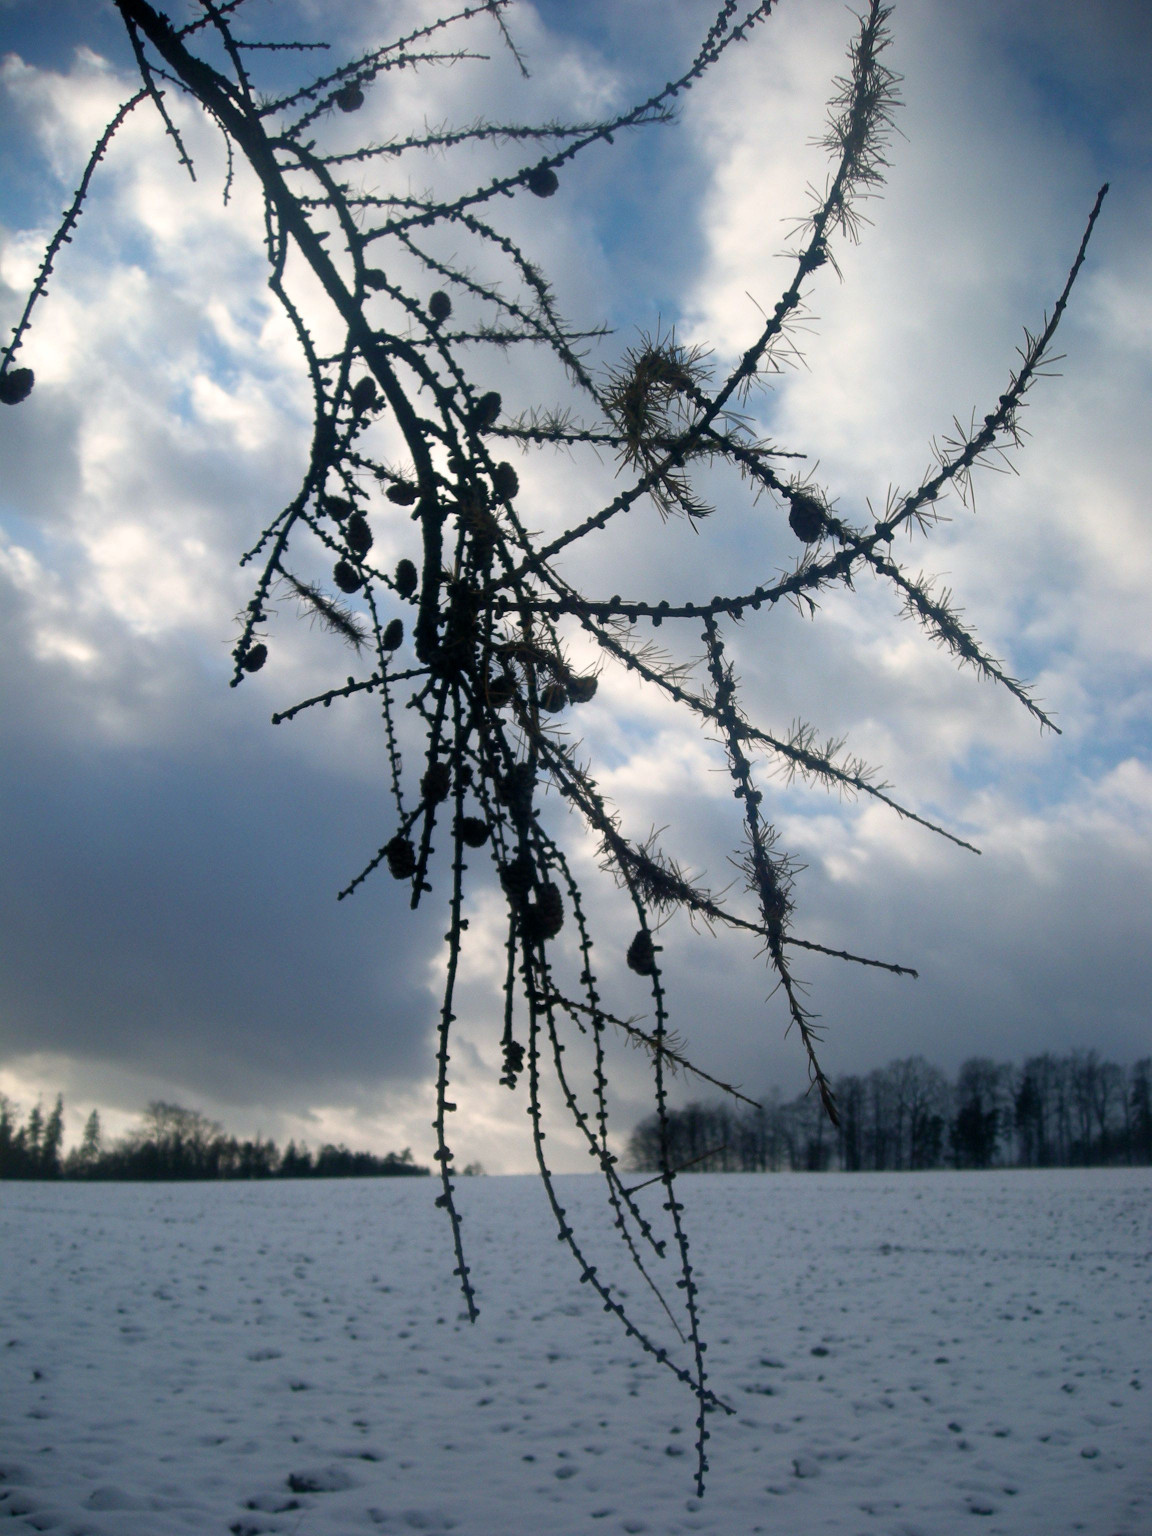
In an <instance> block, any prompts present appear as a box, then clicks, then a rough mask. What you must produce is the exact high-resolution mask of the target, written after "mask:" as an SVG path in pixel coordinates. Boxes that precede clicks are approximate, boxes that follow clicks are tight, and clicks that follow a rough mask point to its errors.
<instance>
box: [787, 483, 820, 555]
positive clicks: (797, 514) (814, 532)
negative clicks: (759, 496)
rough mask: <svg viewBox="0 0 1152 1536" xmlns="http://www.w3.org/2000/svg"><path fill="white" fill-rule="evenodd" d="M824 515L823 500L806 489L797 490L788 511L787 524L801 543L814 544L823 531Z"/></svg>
mask: <svg viewBox="0 0 1152 1536" xmlns="http://www.w3.org/2000/svg"><path fill="white" fill-rule="evenodd" d="M826 516H827V513H826V510H825V507H824V504H823V502H821V501H818V500H817V498H816V497H815V496H811V495H809V493H808V492H807V491H797V492H796V493H795V495H793V497H792V505H791V507H790V509H789V512H788V526H789V527H790V528H791V529H792V532H793V533H794V534H795V535H796V537H797V538H798V539H799V540H800V542H801V544H815V543H816V541H817V539H819V538H820V536H821V534H822V533H823V532H824V526H825V518H826Z"/></svg>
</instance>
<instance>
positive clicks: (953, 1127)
mask: <svg viewBox="0 0 1152 1536" xmlns="http://www.w3.org/2000/svg"><path fill="white" fill-rule="evenodd" d="M834 1090H835V1094H836V1103H837V1107H838V1110H839V1115H840V1125H839V1127H838V1128H837V1127H835V1126H833V1125H831V1124H830V1123H829V1121H828V1119H827V1117H826V1116H825V1114H824V1112H823V1109H822V1108H821V1105H820V1101H819V1099H818V1098H816V1097H815V1096H814V1095H809V1094H801V1095H800V1096H799V1097H798V1098H796V1099H793V1100H792V1101H791V1102H789V1103H781V1102H780V1100H779V1096H778V1095H776V1094H769V1095H768V1096H767V1097H766V1098H765V1100H764V1102H763V1103H762V1105H761V1106H760V1107H759V1108H751V1107H748V1106H745V1105H743V1104H740V1103H733V1104H730V1103H716V1104H689V1105H687V1106H686V1107H685V1108H684V1109H676V1110H670V1111H669V1112H668V1117H667V1128H666V1131H665V1133H664V1134H665V1137H666V1147H667V1157H668V1160H669V1162H670V1163H671V1165H672V1167H674V1168H681V1167H686V1166H688V1165H689V1164H690V1165H692V1166H693V1168H694V1169H696V1170H698V1171H700V1172H710V1173H728V1172H733V1173H739V1172H747V1173H753V1172H755V1173H775V1172H779V1171H780V1170H782V1169H787V1170H789V1171H792V1172H801V1171H808V1172H823V1171H826V1170H829V1169H838V1170H840V1171H843V1172H846V1173H854V1172H864V1171H868V1172H883V1171H888V1170H896V1169H923V1168H993V1167H999V1168H1086V1167H1098V1166H1101V1165H1108V1164H1149V1163H1152V1057H1145V1058H1144V1059H1143V1060H1142V1061H1138V1062H1136V1064H1135V1065H1134V1066H1131V1067H1119V1066H1117V1065H1116V1064H1115V1062H1111V1061H1101V1060H1100V1058H1099V1056H1097V1054H1096V1052H1095V1051H1073V1052H1072V1053H1071V1055H1068V1056H1048V1055H1046V1056H1033V1057H1032V1058H1031V1059H1030V1060H1028V1061H1026V1062H1025V1063H1024V1065H1023V1066H1022V1067H1017V1066H1011V1065H1005V1064H998V1063H996V1062H994V1061H990V1060H988V1059H987V1058H985V1057H973V1058H972V1059H971V1060H970V1061H966V1062H965V1063H964V1065H963V1066H962V1067H961V1068H960V1071H959V1073H958V1075H957V1077H956V1080H955V1081H954V1082H949V1080H948V1078H947V1077H945V1075H944V1073H943V1072H941V1071H939V1070H938V1068H936V1067H934V1066H932V1065H931V1064H930V1063H929V1062H927V1061H925V1060H924V1058H923V1057H922V1056H910V1057H908V1058H907V1059H905V1060H903V1061H893V1062H891V1063H890V1064H889V1065H888V1066H886V1067H882V1068H878V1069H877V1070H876V1071H874V1072H870V1073H868V1075H867V1076H866V1077H841V1078H840V1079H838V1080H837V1081H836V1082H835V1083H834ZM660 1147H661V1128H660V1122H659V1119H658V1117H657V1116H655V1115H651V1116H649V1118H648V1119H647V1120H643V1121H641V1123H640V1124H639V1125H638V1126H637V1127H636V1129H635V1131H634V1132H633V1133H632V1137H631V1139H630V1141H629V1143H628V1151H627V1161H628V1164H629V1165H630V1166H631V1167H632V1168H634V1169H636V1170H637V1171H644V1170H652V1169H656V1168H657V1167H659V1165H660Z"/></svg>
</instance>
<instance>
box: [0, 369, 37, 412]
mask: <svg viewBox="0 0 1152 1536" xmlns="http://www.w3.org/2000/svg"><path fill="white" fill-rule="evenodd" d="M35 382H36V375H35V374H34V373H33V372H32V370H31V368H9V370H8V372H7V373H0V405H19V404H20V402H21V400H27V398H28V396H29V395H30V394H31V393H32V386H33V384H34V383H35Z"/></svg>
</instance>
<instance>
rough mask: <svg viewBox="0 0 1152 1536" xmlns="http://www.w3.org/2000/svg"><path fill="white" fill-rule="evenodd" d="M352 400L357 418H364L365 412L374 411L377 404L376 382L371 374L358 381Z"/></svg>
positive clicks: (354, 387) (353, 390)
mask: <svg viewBox="0 0 1152 1536" xmlns="http://www.w3.org/2000/svg"><path fill="white" fill-rule="evenodd" d="M350 398H351V401H352V409H353V410H354V411H355V412H356V415H357V416H363V414H364V412H365V411H370V410H371V409H372V407H373V406H374V405H375V404H376V380H375V379H374V378H373V377H372V375H371V374H369V373H366V374H365V375H364V377H363V378H362V379H357V380H356V383H355V385H354V386H353V389H352V394H351V397H350Z"/></svg>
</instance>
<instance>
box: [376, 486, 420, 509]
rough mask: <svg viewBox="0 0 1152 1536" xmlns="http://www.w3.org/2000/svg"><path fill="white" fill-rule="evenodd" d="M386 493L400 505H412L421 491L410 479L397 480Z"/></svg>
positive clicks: (390, 499)
mask: <svg viewBox="0 0 1152 1536" xmlns="http://www.w3.org/2000/svg"><path fill="white" fill-rule="evenodd" d="M384 494H385V496H387V498H388V500H389V501H394V502H395V503H396V505H397V506H398V507H410V506H411V505H412V503H413V502H414V501H415V500H416V498H417V497H418V496H419V494H420V492H419V491H418V490H417V489H416V487H415V486H414V485H413V484H412V482H411V481H410V480H397V481H396V483H395V485H390V486H389V487H388V489H387V490H386V491H385V492H384Z"/></svg>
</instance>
